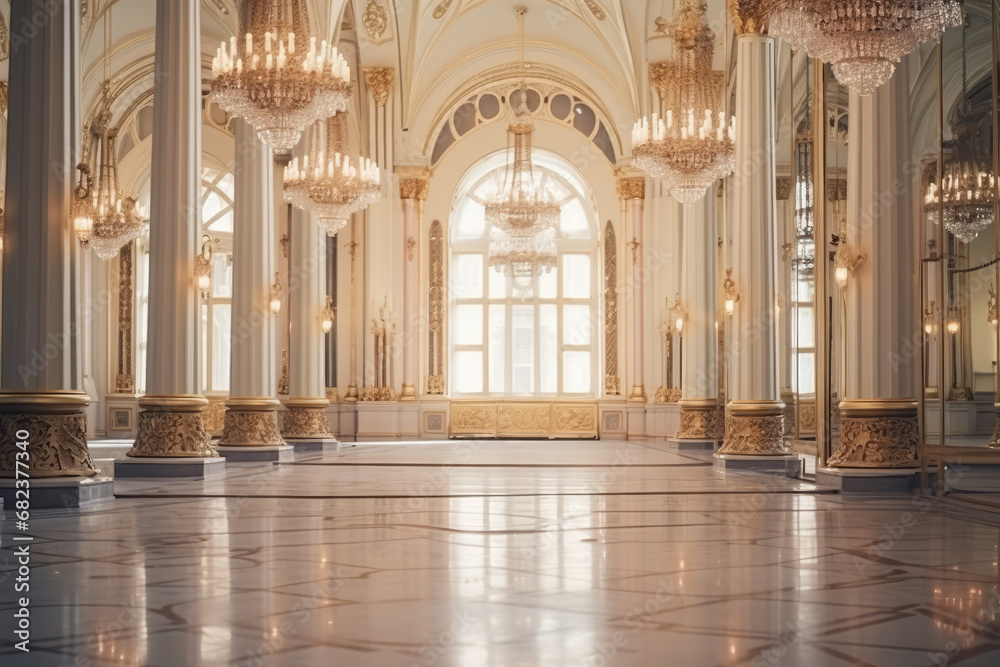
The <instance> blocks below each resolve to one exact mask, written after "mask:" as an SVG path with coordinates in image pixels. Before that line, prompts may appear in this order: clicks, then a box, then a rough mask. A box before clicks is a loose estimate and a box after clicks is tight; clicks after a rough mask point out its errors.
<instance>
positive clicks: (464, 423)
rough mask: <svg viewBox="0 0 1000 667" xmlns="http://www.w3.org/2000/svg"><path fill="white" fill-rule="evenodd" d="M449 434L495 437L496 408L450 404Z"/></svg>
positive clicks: (480, 405)
mask: <svg viewBox="0 0 1000 667" xmlns="http://www.w3.org/2000/svg"><path fill="white" fill-rule="evenodd" d="M451 432H452V433H455V434H459V435H495V434H496V432H497V406H496V405H495V404H490V405H483V404H472V405H461V404H452V406H451Z"/></svg>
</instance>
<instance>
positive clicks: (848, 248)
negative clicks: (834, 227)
mask: <svg viewBox="0 0 1000 667" xmlns="http://www.w3.org/2000/svg"><path fill="white" fill-rule="evenodd" d="M867 260H868V253H866V252H861V251H860V250H858V249H857V248H855V247H854V246H852V245H851V244H850V243H848V242H847V236H846V235H845V234H841V235H840V247H839V248H837V252H836V254H834V256H833V279H834V280H835V281H836V282H837V284H838V285H840V289H844V288H846V287H847V279H848V278H849V277H850V275H851V274H852V273H854V270H855V269H856V268H858V266H859V265H860V264H861V263H862V262H865V261H867Z"/></svg>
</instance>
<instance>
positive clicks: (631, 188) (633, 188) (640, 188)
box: [615, 176, 646, 201]
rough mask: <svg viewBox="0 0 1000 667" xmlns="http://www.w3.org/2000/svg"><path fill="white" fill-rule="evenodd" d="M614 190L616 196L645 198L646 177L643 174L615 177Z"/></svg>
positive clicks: (626, 198) (627, 198)
mask: <svg viewBox="0 0 1000 667" xmlns="http://www.w3.org/2000/svg"><path fill="white" fill-rule="evenodd" d="M615 190H616V191H617V192H618V198H619V199H624V200H626V201H627V200H629V199H645V198H646V177H645V176H619V177H618V178H616V179H615Z"/></svg>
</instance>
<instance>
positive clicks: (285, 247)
mask: <svg viewBox="0 0 1000 667" xmlns="http://www.w3.org/2000/svg"><path fill="white" fill-rule="evenodd" d="M278 243H280V244H281V256H282V257H284V258H285V259H288V234H282V235H281V240H280V241H278Z"/></svg>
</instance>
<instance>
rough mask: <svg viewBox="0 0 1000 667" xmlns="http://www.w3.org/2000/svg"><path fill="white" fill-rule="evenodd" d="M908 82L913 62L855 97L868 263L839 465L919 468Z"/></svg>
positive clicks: (850, 323) (851, 283)
mask: <svg viewBox="0 0 1000 667" xmlns="http://www.w3.org/2000/svg"><path fill="white" fill-rule="evenodd" d="M908 82H909V76H908V70H907V67H906V63H905V61H904V62H903V63H901V64H900V67H898V68H897V70H896V73H895V75H894V76H893V78H892V79H891V80H890V81H889V82H888V83H886V84H885V85H883V86H881V87H880V88H878V89H877V90H876V91H875V92H874V93H872V94H871V95H870V96H868V97H862V96H860V95H858V94H857V93H855V92H854V91H852V92H851V98H850V110H849V111H850V119H851V122H850V128H849V130H848V132H849V134H848V146H849V148H848V168H847V175H848V178H849V179H850V181H849V183H848V188H847V197H848V200H847V241H848V243H850V244H851V245H853V246H855V247H856V248H857V249H858V250H860V251H862V252H866V253H868V256H869V257H868V259H867V260H866V261H864V262H862V263H861V264H860V265H859V266H858V267H857V268H856V269H855V270H854V272H853V273H851V274H850V276H849V278H848V283H847V288H846V292H847V294H846V297H847V306H846V313H847V317H846V325H847V326H846V336H845V338H846V349H845V350H844V352H845V361H846V367H847V385H846V397H845V400H844V401H842V402H841V404H840V409H841V421H840V433H841V444H840V447H839V448H838V449H837V451H836V452H834V454H833V456H831V457H830V461H829V463H830V464H831V465H838V466H843V467H869V468H870V467H879V468H884V467H902V466H912V465H915V463H916V454H917V446H918V439H919V438H918V433H917V402H916V398H915V397H916V392H917V391H918V388H917V384H918V382H919V380H918V379H917V378H918V376H919V372H918V369H919V358H918V355H919V354H921V353H922V348H921V340H922V336H921V329H920V327H919V324H918V319H917V317H916V313H915V312H914V299H912V298H909V297H908V296H907V295H912V294H913V288H914V279H913V272H914V259H913V256H914V222H915V221H914V218H913V206H912V202H913V194H912V179H911V174H910V173H909V172H908V166H907V162H908V160H909V156H910V123H909V100H910V96H909V87H908ZM904 297H906V298H904ZM942 333H944V332H942Z"/></svg>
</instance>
